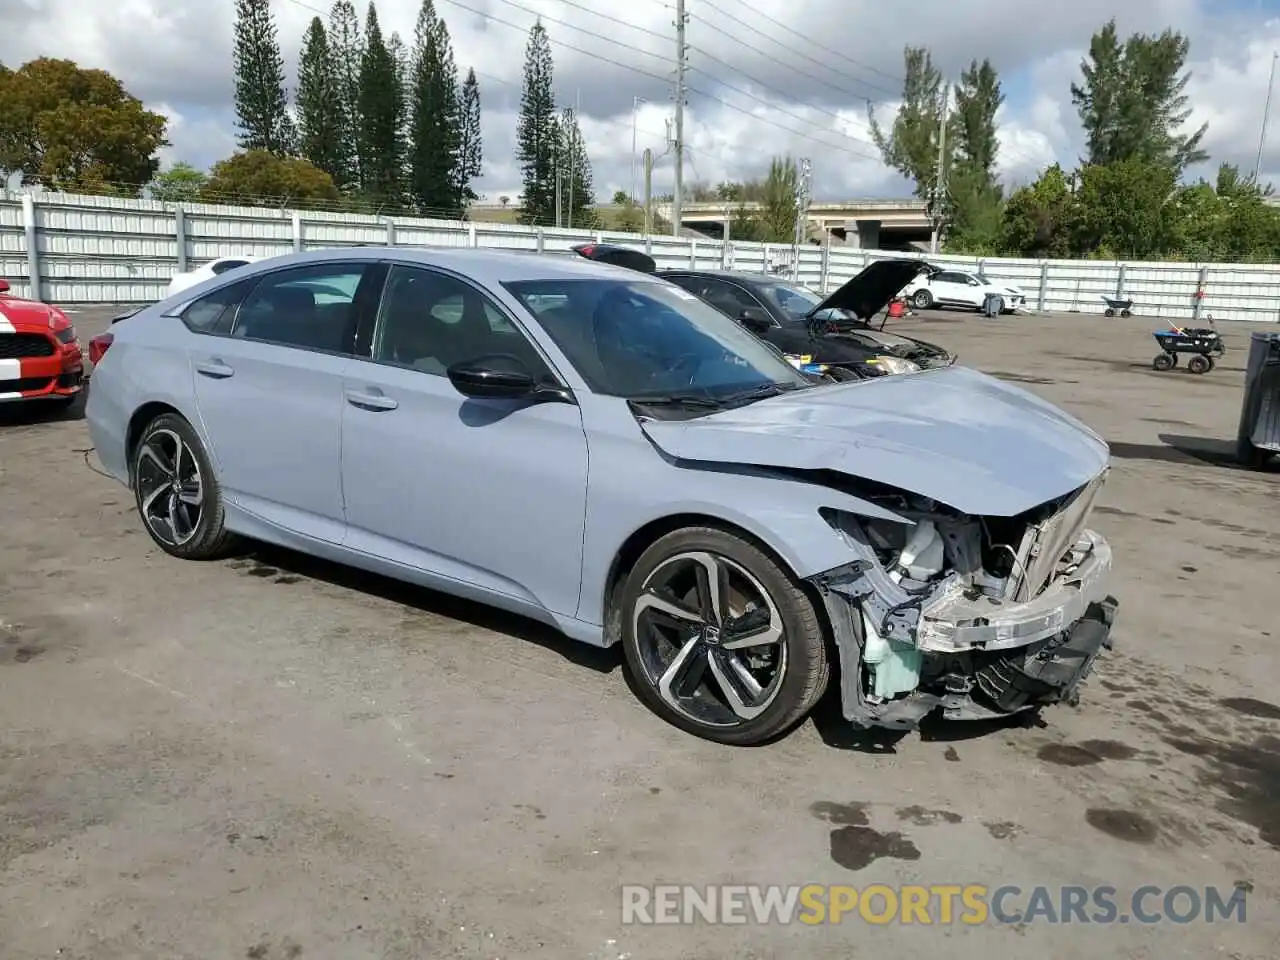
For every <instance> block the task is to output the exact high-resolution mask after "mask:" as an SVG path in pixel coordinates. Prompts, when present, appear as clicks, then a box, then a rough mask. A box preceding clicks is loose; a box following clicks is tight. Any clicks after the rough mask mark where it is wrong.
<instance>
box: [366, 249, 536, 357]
mask: <svg viewBox="0 0 1280 960" xmlns="http://www.w3.org/2000/svg"><path fill="white" fill-rule="evenodd" d="M482 357H484V358H489V359H490V361H492V362H496V358H498V357H502V358H506V359H507V360H508V361H514V362H515V363H517V364H518V365H520V366H522V367H524V368H525V369H526V370H528V371H529V372H530V373H532V374H533V375H534V376H535V377H542V378H544V379H548V380H552V379H554V378H553V377H552V376H551V371H550V370H549V369H548V368H547V365H546V363H545V362H544V361H543V359H542V357H541V355H540V354H539V353H538V351H537V349H536V348H535V347H534V346H533V344H532V343H530V342H529V340H528V338H527V337H526V336H525V335H524V333H523V332H522V331H521V330H520V329H519V328H518V327H516V326H515V324H513V323H512V322H511V321H510V320H509V319H508V318H507V317H506V315H505V314H504V313H503V312H502V310H501V309H500V308H499V307H498V306H497V305H496V304H495V303H494V302H493V301H492V300H490V299H489V298H488V297H487V296H485V295H484V294H483V293H481V292H480V291H479V290H477V289H476V288H475V287H473V286H471V285H470V284H468V283H465V282H463V281H462V280H459V279H457V278H455V277H451V276H448V275H447V274H442V273H436V272H435V271H433V270H426V269H423V268H420V267H402V266H396V267H392V268H391V273H390V275H389V276H388V278H387V290H386V294H385V295H384V296H383V299H382V308H381V310H380V311H379V314H378V322H377V325H376V328H375V330H374V334H373V357H372V358H373V359H374V360H376V361H378V362H379V363H390V364H395V365H396V366H402V367H410V368H412V369H414V370H420V371H422V372H423V373H431V374H435V375H436V376H445V375H446V374H447V373H448V370H449V367H451V366H453V365H454V364H456V363H464V362H467V361H470V360H479V359H480V358H482Z"/></svg>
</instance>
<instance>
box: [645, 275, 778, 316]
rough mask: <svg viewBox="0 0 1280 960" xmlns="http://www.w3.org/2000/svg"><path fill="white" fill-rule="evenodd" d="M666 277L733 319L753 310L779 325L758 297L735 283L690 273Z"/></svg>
mask: <svg viewBox="0 0 1280 960" xmlns="http://www.w3.org/2000/svg"><path fill="white" fill-rule="evenodd" d="M667 279H668V280H670V281H671V282H672V283H674V284H677V285H679V286H681V287H684V289H686V290H688V291H689V292H690V293H692V294H694V295H695V296H698V297H701V298H702V299H703V300H705V301H707V303H709V304H711V305H712V306H713V307H715V308H716V309H717V310H719V311H721V312H722V313H725V314H727V315H729V316H730V317H733V319H735V320H738V319H740V318H741V317H742V314H743V311H744V310H755V311H758V312H759V313H760V315H761V316H762V317H767V318H768V319H769V320H770V321H772V325H773V326H774V327H777V326H779V324H778V321H777V320H776V319H774V317H773V314H772V312H771V311H770V310H769V309H768V307H766V306H765V305H764V303H762V302H761V301H760V299H759V298H758V297H756V296H754V295H753V294H752V293H751V292H750V291H748V290H745V289H744V288H742V287H740V286H738V285H737V284H736V283H729V282H728V281H726V280H722V279H720V278H718V277H700V276H696V275H691V274H674V275H671V276H668V277H667Z"/></svg>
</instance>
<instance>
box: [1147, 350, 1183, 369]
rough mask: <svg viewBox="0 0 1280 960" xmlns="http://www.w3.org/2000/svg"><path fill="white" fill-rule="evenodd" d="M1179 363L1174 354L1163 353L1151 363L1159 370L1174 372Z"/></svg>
mask: <svg viewBox="0 0 1280 960" xmlns="http://www.w3.org/2000/svg"><path fill="white" fill-rule="evenodd" d="M1177 363H1178V358H1177V357H1175V356H1174V355H1173V354H1172V353H1162V354H1160V355H1159V356H1157V357H1156V358H1155V359H1154V360H1152V361H1151V366H1153V367H1154V368H1155V369H1157V370H1172V369H1173V368H1174V366H1176V365H1177Z"/></svg>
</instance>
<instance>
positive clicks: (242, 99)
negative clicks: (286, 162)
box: [234, 0, 295, 156]
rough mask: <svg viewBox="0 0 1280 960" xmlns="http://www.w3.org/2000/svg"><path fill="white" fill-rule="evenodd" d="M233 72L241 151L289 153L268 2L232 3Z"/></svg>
mask: <svg viewBox="0 0 1280 960" xmlns="http://www.w3.org/2000/svg"><path fill="white" fill-rule="evenodd" d="M234 70H235V85H236V92H235V104H236V124H237V126H239V127H240V130H241V133H240V136H239V138H238V142H239V144H240V147H241V149H243V150H269V151H270V152H272V153H275V154H280V155H282V156H283V155H288V154H290V153H292V152H293V150H294V147H295V144H294V139H295V131H294V127H293V121H292V120H291V119H290V117H289V98H288V96H287V94H286V93H285V87H284V57H282V56H281V55H280V44H279V41H278V40H277V39H276V24H275V19H274V17H273V16H272V14H271V4H270V0H236V26H235V52H234Z"/></svg>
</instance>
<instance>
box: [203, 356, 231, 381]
mask: <svg viewBox="0 0 1280 960" xmlns="http://www.w3.org/2000/svg"><path fill="white" fill-rule="evenodd" d="M196 372H197V373H199V374H201V375H203V376H206V377H212V378H213V379H215V380H225V379H227V377H230V376H232V375H233V374H235V371H234V370H232V369H231V368H230V367H229V366H227V365H226V364H225V363H223V362H222V361H221V360H219V359H218V358H217V357H214V358H213V359H212V360H206V361H204V362H202V363H197V364H196Z"/></svg>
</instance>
